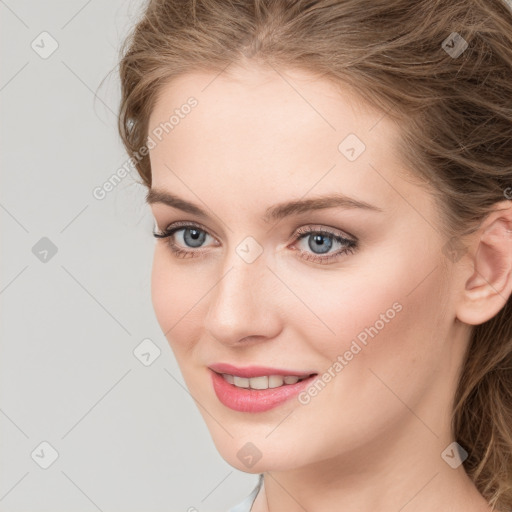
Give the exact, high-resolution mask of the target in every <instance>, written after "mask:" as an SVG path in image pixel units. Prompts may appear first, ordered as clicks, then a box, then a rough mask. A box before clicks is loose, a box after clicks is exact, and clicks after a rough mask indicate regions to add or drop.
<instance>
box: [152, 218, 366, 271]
mask: <svg viewBox="0 0 512 512" xmlns="http://www.w3.org/2000/svg"><path fill="white" fill-rule="evenodd" d="M186 228H192V229H196V230H198V231H202V232H204V233H206V234H209V233H208V231H207V230H206V229H204V227H202V226H201V225H200V224H194V223H185V222H184V223H175V224H173V225H171V226H170V227H168V228H167V229H166V230H164V231H163V232H162V233H155V232H153V236H154V237H155V238H169V242H168V245H169V247H170V249H171V251H172V252H173V253H174V255H175V256H176V257H177V258H194V257H198V256H200V255H201V253H203V252H204V251H201V250H200V249H191V250H186V249H183V248H182V247H180V246H178V245H177V244H176V243H175V242H174V241H173V240H172V236H173V235H174V234H175V233H176V232H177V231H181V230H182V229H186ZM310 234H319V235H324V236H327V237H330V238H333V239H334V240H335V241H336V242H339V243H340V244H342V245H344V247H343V248H341V249H339V250H338V251H337V252H334V253H331V254H328V255H326V256H320V255H318V254H313V253H310V252H307V251H303V250H299V256H300V257H301V258H303V259H305V260H307V261H313V262H315V263H321V264H328V263H330V262H331V261H333V260H337V259H338V258H339V257H340V256H342V255H343V254H352V253H354V252H355V250H356V249H357V247H358V243H357V241H356V240H352V239H349V238H345V237H343V236H341V235H339V234H337V233H335V232H332V231H329V230H328V229H326V228H322V229H315V228H314V227H313V226H307V227H304V228H299V229H298V230H297V231H296V233H295V235H294V237H293V238H294V242H297V241H300V240H302V239H303V238H307V236H308V235H310ZM210 236H211V235H210ZM303 254H306V255H307V256H302V255H303Z"/></svg>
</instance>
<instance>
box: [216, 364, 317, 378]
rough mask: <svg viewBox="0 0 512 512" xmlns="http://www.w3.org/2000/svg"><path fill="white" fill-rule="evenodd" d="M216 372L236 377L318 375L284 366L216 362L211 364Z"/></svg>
mask: <svg viewBox="0 0 512 512" xmlns="http://www.w3.org/2000/svg"><path fill="white" fill-rule="evenodd" d="M209 368H210V369H211V370H213V371H214V372H216V373H226V374H228V375H234V376H235V377H245V378H248V379H250V378H252V377H263V376H265V375H296V376H297V377H309V376H310V375H316V373H315V372H304V371H301V370H284V369H282V368H270V367H267V366H245V367H242V368H240V367H237V366H233V365H231V364H228V363H215V364H211V365H210V366H209Z"/></svg>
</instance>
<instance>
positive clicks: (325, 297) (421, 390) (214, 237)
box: [149, 67, 464, 473]
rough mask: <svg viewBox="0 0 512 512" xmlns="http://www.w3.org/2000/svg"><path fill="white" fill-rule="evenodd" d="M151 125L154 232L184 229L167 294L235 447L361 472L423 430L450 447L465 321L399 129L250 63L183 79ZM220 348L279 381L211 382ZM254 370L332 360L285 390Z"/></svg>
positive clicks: (261, 462)
mask: <svg viewBox="0 0 512 512" xmlns="http://www.w3.org/2000/svg"><path fill="white" fill-rule="evenodd" d="M341 91H343V89H342V90H341ZM191 97H193V99H190V98H191ZM187 105H188V106H187ZM171 116H174V117H173V118H172V119H171V121H169V120H170V118H171ZM166 122H167V125H166V127H165V128H164V129H163V127H164V124H165V123H166ZM149 136H150V137H151V138H152V140H153V143H150V147H152V149H151V152H150V159H151V168H152V197H151V198H150V199H149V201H150V204H151V208H152V212H153V214H154V217H155V220H156V224H157V227H156V231H157V232H159V233H162V232H163V231H164V230H166V229H167V228H173V227H175V228H178V230H177V231H176V232H175V233H174V235H172V236H171V237H170V238H162V239H158V240H157V242H156V246H155V253H154V262H153V273H152V300H153V306H154V309H155V313H156V317H157V319H158V322H159V324H160V326H161V328H162V330H163V332H164V333H165V335H166V337H167V339H168V341H169V344H170V346H171V348H172V350H173V352H174V354H175V357H176V359H177V362H178V364H179V366H180V368H181V372H182V374H183V377H184V379H185V382H186V385H187V386H188V389H189V391H190V393H191V395H192V396H193V398H194V399H195V400H196V401H197V403H198V406H199V410H200V412H201V414H202V415H203V417H204V420H205V422H206V424H207V426H208V428H209V430H210V432H211V435H212V438H213V440H214V443H215V445H216V447H217V449H218V450H219V452H220V454H221V455H222V456H223V457H224V459H225V460H226V461H227V462H228V463H229V464H231V465H232V466H234V467H237V468H238V469H240V470H242V471H246V472H251V473H258V472H262V471H267V470H271V469H273V470H285V469H293V468H298V467H303V466H306V465H309V464H312V463H315V462H320V461H324V460H326V459H332V458H335V457H343V458H344V460H349V458H350V460H351V471H353V470H354V467H355V466H354V464H357V463H358V461H364V463H365V464H367V463H368V460H372V461H375V463H377V461H378V460H379V456H383V455H384V454H385V452H386V450H387V449H391V448H390V447H391V446H392V445H393V442H394V440H395V439H397V438H398V436H399V435H400V436H402V439H403V438H404V437H403V436H404V435H405V436H406V437H407V435H409V434H410V436H411V437H410V439H411V457H414V455H413V450H412V446H413V440H414V443H419V444H417V448H416V449H417V450H418V452H422V455H423V449H424V448H425V447H427V446H433V445H435V446H436V447H438V448H439V450H437V451H435V452H434V454H435V456H436V457H437V458H438V459H439V454H440V452H441V451H442V450H443V449H444V448H445V447H446V445H447V444H448V443H449V441H450V439H449V437H447V436H448V434H447V433H448V429H449V426H448V420H447V418H448V415H449V412H450V405H451V400H452V395H453V393H454V389H455V387H454V386H455V382H456V380H455V378H454V376H455V374H456V372H457V370H458V366H459V363H460V357H461V354H462V352H461V351H462V349H463V347H464V343H463V342H462V340H463V338H464V332H462V331H461V329H462V328H461V327H460V324H459V326H457V324H456V323H455V322H454V318H455V313H454V310H455V307H454V298H455V294H454V293H453V291H452V280H453V279H454V278H453V274H452V273H450V272H449V271H447V270H449V269H450V268H451V267H450V261H449V258H447V256H446V255H445V253H446V251H444V250H443V247H444V244H445V242H446V241H445V239H444V238H443V237H442V236H441V235H440V232H439V228H438V226H439V225H440V222H439V218H438V213H437V210H436V208H435V206H434V203H433V199H432V198H431V196H430V195H429V194H428V193H427V191H426V190H425V188H420V187H419V186H418V185H416V184H414V181H413V180H412V179H411V178H410V176H411V175H410V174H409V173H408V171H407V170H406V169H405V168H404V167H403V165H402V164H401V162H400V161H399V159H398V157H397V155H396V151H395V147H396V141H397V138H398V137H399V127H398V126H397V125H396V124H394V123H393V122H391V120H390V119H389V118H388V117H386V115H385V114H382V113H380V112H374V111H372V110H370V109H369V108H365V107H364V103H362V102H361V101H359V102H357V99H356V97H355V96H354V95H353V93H350V92H349V90H348V89H346V90H345V92H339V91H338V90H336V89H335V88H334V86H333V85H331V84H329V83H328V82H324V81H319V80H318V79H315V78H314V77H313V76H312V75H309V74H307V73H305V72H299V71H293V72H292V71H287V72H285V71H279V73H277V72H276V71H273V70H263V69H262V68H257V67H250V68H245V69H242V68H239V69H237V70H236V74H230V75H228V74H227V72H224V73H222V74H220V75H217V74H214V73H212V74H208V73H197V74H188V75H185V76H182V77H180V78H179V79H178V80H176V81H174V82H173V83H171V84H168V85H167V86H166V87H165V88H164V89H162V92H161V95H160V96H159V99H158V102H157V104H156V105H155V108H154V110H153V112H152V115H151V119H150V124H149ZM156 191H158V192H161V193H162V194H161V195H157V194H154V195H153V193H154V192H156ZM164 194H172V196H174V197H175V198H179V200H180V202H174V203H172V204H174V206H171V201H167V202H166V201H165V195H164ZM334 195H336V196H338V203H335V202H334V201H330V200H329V201H327V200H326V201H325V202H323V203H322V202H321V201H320V198H322V197H324V196H329V197H334ZM342 197H345V198H346V199H342ZM312 201H318V202H317V203H314V204H313V203H312ZM295 202H298V203H297V205H295V206H290V207H285V206H284V205H286V204H288V203H292V204H293V203H295ZM166 203H168V204H166ZM299 203H300V204H302V206H299ZM363 203H365V204H366V206H365V204H363ZM187 205H194V207H193V208H192V207H191V206H187ZM308 206H309V207H310V208H308ZM200 211H203V212H204V215H203V214H201V213H199V212H200ZM273 213H274V214H275V215H272V214H273ZM176 223H178V224H179V226H177V225H176ZM183 226H188V228H187V227H185V228H184V227H183ZM194 229H195V230H196V231H194ZM304 230H306V231H304ZM308 230H309V232H308ZM322 231H323V232H322ZM326 232H327V233H326ZM171 243H174V244H175V247H176V248H177V249H178V250H179V251H183V252H182V253H180V254H175V253H174V252H173V250H172V248H171ZM447 263H448V264H447ZM457 340H459V342H457ZM220 363H226V364H230V365H233V366H234V367H236V368H237V369H234V370H232V372H231V374H236V373H238V374H239V377H240V380H239V379H238V377H237V379H236V381H233V382H234V384H236V383H238V384H239V385H240V386H247V385H250V386H254V387H258V386H259V385H262V386H263V387H265V386H267V385H269V383H270V385H271V386H278V387H275V388H274V387H271V389H269V390H257V389H240V388H239V387H235V386H234V384H231V383H229V382H227V381H225V380H224V378H223V377H219V378H220V379H221V381H218V380H216V379H213V376H214V375H216V374H215V373H214V372H213V370H212V369H211V367H212V366H214V365H217V364H220ZM250 367H267V368H272V369H273V370H262V371H261V372H260V373H258V372H257V371H255V372H253V375H259V376H262V375H280V374H282V373H284V372H283V371H281V372H279V370H287V371H288V373H290V374H292V375H297V376H303V375H310V374H317V375H316V376H315V377H312V378H311V379H310V380H309V381H307V382H305V383H302V384H301V383H300V382H299V383H297V384H296V385H293V384H284V387H280V386H279V385H280V384H281V382H283V379H282V378H281V380H280V379H279V378H274V377H272V378H271V379H270V380H268V379H267V380H265V378H264V377H263V379H257V380H251V381H247V380H244V379H243V375H245V374H244V370H247V369H248V368H249V370H250V369H251V368H250ZM216 368H217V371H219V368H218V367H216ZM252 369H254V368H252ZM256 370H257V369H256ZM220 373H229V371H227V370H226V369H220ZM228 379H229V377H228ZM214 381H215V382H216V384H215V386H214V384H213V382H214ZM249 382H250V384H249ZM217 386H218V388H217ZM287 386H288V387H287ZM216 388H217V391H216ZM284 388H286V391H284V392H283V389H284ZM285 393H289V396H288V398H287V399H284V398H283V397H284V396H285V395H284V394H285ZM369 458H370V459H369ZM439 460H440V459H439ZM337 467H338V470H342V467H340V466H339V465H338V466H337Z"/></svg>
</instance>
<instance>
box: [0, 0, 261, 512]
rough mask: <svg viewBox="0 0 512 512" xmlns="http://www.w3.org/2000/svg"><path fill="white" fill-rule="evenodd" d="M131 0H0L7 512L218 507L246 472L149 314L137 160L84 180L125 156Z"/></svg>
mask: <svg viewBox="0 0 512 512" xmlns="http://www.w3.org/2000/svg"><path fill="white" fill-rule="evenodd" d="M141 5H142V4H141V1H140V0H129V1H122V0H115V1H114V0H108V1H107V0H89V1H87V0H72V1H71V0H67V1H64V0H61V1H57V0H52V1H45V2H41V1H36V0H31V1H23V0H6V1H2V0H0V16H1V18H0V24H1V28H0V37H1V52H2V53H1V67H0V109H1V110H0V119H1V122H0V126H1V128H0V129H1V137H0V141H1V148H0V158H1V171H2V174H1V187H0V223H1V228H2V231H1V244H0V247H1V256H0V257H1V259H0V261H1V265H0V313H1V318H0V333H1V343H2V344H1V356H0V361H1V368H0V379H1V382H0V429H1V435H0V448H1V452H0V458H1V463H0V511H1V512H17V511H24V512H27V511H31V512H40V511H52V512H60V511H66V512H68V511H73V512H81V511H83V512H94V511H97V510H100V511H104V512H107V511H111V512H118V511H119V512H121V511H122V512H130V511H136V510H137V511H145V512H159V511H164V510H165V511H189V512H192V511H195V510H197V511H199V512H203V511H204V512H206V511H225V510H227V509H228V508H229V507H231V506H233V505H234V504H236V503H238V502H239V501H241V500H242V499H243V498H244V497H245V496H246V495H247V494H248V493H249V492H250V491H251V490H252V489H253V487H254V485H255V484H256V482H257V476H256V475H251V474H245V473H242V472H240V471H238V470H236V469H234V468H233V467H231V466H230V465H228V464H227V463H226V462H225V461H224V460H223V459H222V458H221V456H220V455H219V454H218V452H217V450H216V448H215V446H214V444H213V442H212V440H211V438H210V434H209V432H208V430H207V428H206V426H205V425H204V422H203V419H202V417H201V415H200V413H199V411H198V409H197V406H196V404H195V403H194V401H193V400H192V398H191V397H190V395H189V394H188V392H187V391H186V389H185V387H184V383H183V379H182V376H181V373H180V371H179V369H178V367H177V364H176V361H175V360H174V357H173V355H172V352H171V349H170V348H169V345H168V344H167V341H166V339H165V337H164V336H163V333H162V332H161V330H160V327H159V325H158V323H157V321H156V318H155V316H154V312H153V308H152V304H151V295H150V274H151V264H152V255H153V245H154V239H153V237H152V235H151V232H152V229H153V224H154V222H153V217H152V215H151V212H150V210H149V208H148V207H147V206H146V205H145V204H144V193H145V189H144V188H143V187H142V186H141V185H139V184H138V183H137V180H138V175H137V174H136V172H135V170H132V172H130V174H129V175H128V176H127V177H126V178H125V179H124V180H123V181H122V182H121V183H120V184H119V185H117V186H116V187H115V189H114V190H113V191H111V192H110V193H108V194H107V195H106V197H105V198H104V199H102V200H98V199H96V198H95V197H94V196H93V193H92V192H93V190H94V189H95V188H96V187H98V186H101V185H102V184H103V183H104V182H106V181H107V180H108V179H109V178H110V177H111V176H112V175H113V174H114V173H116V171H117V170H118V169H119V168H120V167H122V166H123V165H124V164H125V162H126V161H127V155H126V154H125V153H124V149H123V147H122V145H121V142H120V140H119V137H118V135H117V130H116V112H117V109H118V105H119V84H118V78H117V74H116V69H115V68H116V65H117V56H118V49H119V46H120V42H121V41H122V39H123V37H124V36H125V35H126V33H127V31H128V28H129V26H130V24H132V23H134V22H135V17H136V16H137V15H138V13H139V11H140V8H141ZM43 32H47V33H48V34H49V35H41V33H43ZM56 44H58V48H57V49H56V50H55V51H54V52H53V53H51V55H48V54H49V53H50V52H51V50H52V45H56ZM112 70H113V72H112V73H110V72H111V71H112ZM109 73H110V75H109ZM107 75H108V76H107ZM104 78H106V80H105V81H104V82H103V84H101V82H102V80H103V79H104ZM100 84H101V87H100ZM95 94H96V98H95ZM55 251H56V252H55ZM146 339H149V340H151V341H149V342H148V341H146V342H145V343H147V346H149V347H151V348H150V355H146V356H141V357H140V359H139V358H137V357H136V356H135V354H134V350H135V349H136V347H137V346H138V345H139V344H140V343H141V342H142V341H143V340H146ZM143 347H145V345H143ZM158 349H159V350H160V355H159V356H158V357H156V358H155V354H157V351H158ZM142 352H146V350H145V349H144V350H143V351H142ZM145 363H147V365H146V364H145ZM43 442H45V443H49V445H51V447H53V448H50V447H49V446H48V445H47V444H41V443H43ZM52 449H54V450H55V451H56V452H57V453H58V456H57V458H56V460H55V461H54V462H52V463H51V465H49V467H47V468H46V469H44V468H43V467H42V466H44V465H45V464H48V463H50V462H51V461H52ZM192 507H193V508H192Z"/></svg>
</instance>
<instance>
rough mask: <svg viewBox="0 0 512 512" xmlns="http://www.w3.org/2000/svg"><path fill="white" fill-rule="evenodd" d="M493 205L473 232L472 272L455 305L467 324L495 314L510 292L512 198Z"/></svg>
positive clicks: (482, 321)
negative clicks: (477, 228) (458, 301)
mask: <svg viewBox="0 0 512 512" xmlns="http://www.w3.org/2000/svg"><path fill="white" fill-rule="evenodd" d="M495 207H496V209H493V211H492V212H491V213H490V214H489V215H488V216H487V217H486V219H485V220H484V222H483V223H482V225H481V226H480V228H479V230H478V231H477V232H476V233H474V235H473V241H474V245H473V247H474V251H473V252H470V253H469V256H470V257H471V258H472V264H473V272H472V273H471V275H470V276H469V277H467V276H466V278H465V279H466V281H465V283H464V290H463V291H462V300H461V301H460V303H459V304H458V306H457V318H458V319H459V320H460V321H462V322H464V323H467V324H470V325H480V324H482V323H484V322H486V321H487V320H489V319H491V318H492V317H494V316H496V314H497V313H498V312H499V311H500V310H501V309H502V308H503V307H504V306H505V304H506V302H507V300H509V298H510V296H511V293H512V201H501V202H500V203H497V204H496V205H495Z"/></svg>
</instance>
